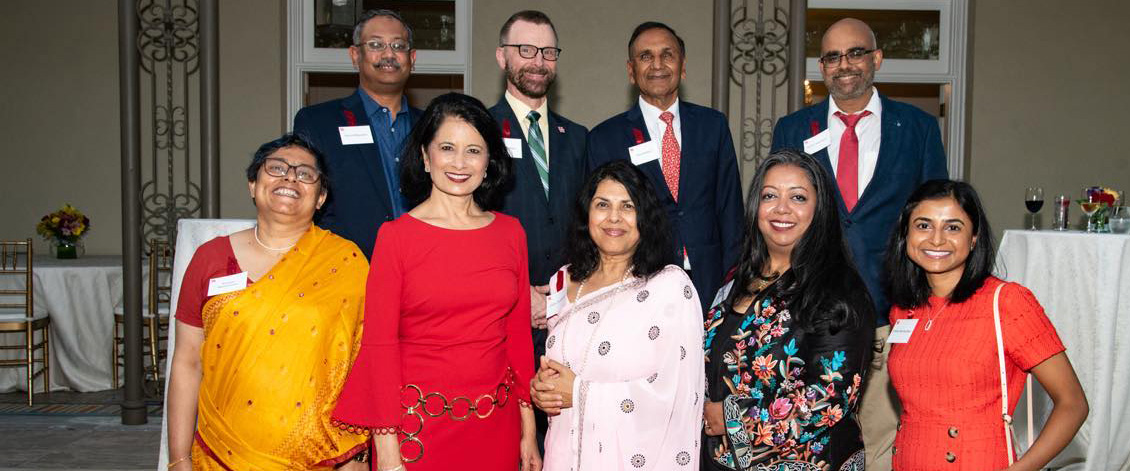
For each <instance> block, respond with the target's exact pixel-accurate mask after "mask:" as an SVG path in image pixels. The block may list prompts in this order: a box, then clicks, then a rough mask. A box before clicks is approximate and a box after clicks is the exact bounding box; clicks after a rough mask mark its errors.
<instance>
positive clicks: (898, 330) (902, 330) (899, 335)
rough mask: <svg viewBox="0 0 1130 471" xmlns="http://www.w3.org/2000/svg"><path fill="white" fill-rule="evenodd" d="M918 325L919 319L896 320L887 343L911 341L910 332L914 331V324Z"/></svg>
mask: <svg viewBox="0 0 1130 471" xmlns="http://www.w3.org/2000/svg"><path fill="white" fill-rule="evenodd" d="M916 325H918V319H901V320H899V321H898V322H895V326H894V327H891V335H889V336H888V337H887V343H907V342H909V341H910V334H913V333H914V326H916Z"/></svg>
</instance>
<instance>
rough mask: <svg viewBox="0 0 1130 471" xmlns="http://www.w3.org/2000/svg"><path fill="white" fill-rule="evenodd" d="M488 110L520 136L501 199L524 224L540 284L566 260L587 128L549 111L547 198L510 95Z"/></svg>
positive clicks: (532, 273) (533, 280)
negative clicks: (518, 152) (510, 176)
mask: <svg viewBox="0 0 1130 471" xmlns="http://www.w3.org/2000/svg"><path fill="white" fill-rule="evenodd" d="M490 113H491V115H493V116H494V119H495V120H496V121H498V124H499V126H500V127H501V129H502V130H503V132H504V133H505V130H506V129H507V128H508V127H509V128H510V136H508V137H512V138H515V139H521V140H522V158H520V159H514V160H513V163H514V167H513V172H514V177H513V179H512V182H510V184H511V186H510V187H509V188H508V191H507V193H506V196H505V198H504V200H503V206H502V212H503V213H505V214H509V215H511V216H514V217H516V218H518V221H520V222H521V223H522V229H525V231H526V244H527V249H528V251H529V260H530V284H532V285H535V286H541V285H544V284H546V283H549V277H551V276H553V273H554V272H556V271H557V270H558V269H559V268H561V266H562V265H564V264H565V254H564V249H565V237H566V232H567V231H568V229H569V223H570V221H571V219H572V217H573V204H574V203H575V202H576V200H577V192H578V191H580V189H581V185H582V183H583V182H584V176H585V173H584V166H585V139H586V138H587V137H588V133H589V131H588V129H585V127H584V126H581V125H579V124H577V123H574V122H572V121H569V120H568V119H565V118H564V117H562V116H561V115H559V114H557V113H554V112H553V111H550V112H549V136H547V138H548V141H549V142H548V146H549V198H548V199H546V196H545V191H544V190H543V189H542V186H541V178H540V177H539V176H538V170H537V166H536V165H535V164H534V158H533V156H532V155H531V154H530V147H529V145H528V144H527V143H526V136H523V135H522V126H521V121H519V120H518V118H517V117H516V116H514V111H513V110H512V109H511V108H510V104H509V103H507V102H506V98H505V97H504V98H502V99H500V100H499V101H498V104H496V105H494V106H493V107H491V109H490ZM521 119H523V120H525V117H522V118H521ZM507 123H509V124H507Z"/></svg>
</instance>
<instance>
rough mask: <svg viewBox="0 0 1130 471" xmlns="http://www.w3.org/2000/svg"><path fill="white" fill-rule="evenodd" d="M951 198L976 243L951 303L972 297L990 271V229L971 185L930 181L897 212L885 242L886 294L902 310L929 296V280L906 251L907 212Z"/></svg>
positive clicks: (991, 257) (993, 252) (921, 301)
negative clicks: (894, 222) (959, 209)
mask: <svg viewBox="0 0 1130 471" xmlns="http://www.w3.org/2000/svg"><path fill="white" fill-rule="evenodd" d="M942 198H953V199H954V201H957V204H958V205H960V206H961V209H962V210H963V211H965V215H966V216H969V221H970V222H971V223H972V224H973V227H972V229H973V237H974V240H976V241H977V242H976V243H975V244H974V245H973V249H972V250H970V251H969V257H967V258H966V259H965V267H964V270H963V271H962V272H961V279H960V280H958V281H957V286H955V287H954V289H953V293H951V294H950V302H953V303H960V302H963V301H965V300H967V299H969V297H970V296H973V294H974V293H976V292H977V290H978V289H980V288H981V286H982V285H984V284H985V280H986V279H987V278H989V276H990V275H992V274H993V273H992V272H993V263H994V260H996V251H995V250H994V249H993V230H992V228H990V227H989V219H988V217H986V216H985V207H984V206H982V205H981V198H979V197H978V196H977V190H975V189H973V185H970V184H968V183H965V182H961V181H956V180H930V181H928V182H926V183H923V184H922V185H920V186H919V187H918V188H917V189H916V190H914V193H911V194H910V198H907V200H906V204H905V205H903V207H902V214H900V215H899V221H898V226H897V227H895V230H894V231H892V232H891V241H890V243H889V244H887V264H886V266H887V283H886V288H887V297H888V298H890V300H891V304H894V305H895V306H898V307H901V308H903V309H911V308H915V307H918V306H922V305H925V304H926V303H927V301H929V299H930V293H931V290H930V283H929V281H928V280H927V279H926V271H925V270H923V269H922V267H920V266H918V264H916V263H914V261H912V260H911V259H910V257H909V256H908V255H907V252H906V236H907V234H908V233H909V230H910V224H911V220H910V213H913V212H914V209H915V208H917V207H918V204H919V203H921V202H923V201H925V200H935V199H942Z"/></svg>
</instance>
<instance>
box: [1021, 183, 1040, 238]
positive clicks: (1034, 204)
mask: <svg viewBox="0 0 1130 471" xmlns="http://www.w3.org/2000/svg"><path fill="white" fill-rule="evenodd" d="M1024 207H1026V208H1028V212H1029V213H1031V219H1032V225H1031V226H1030V227H1028V230H1031V231H1035V230H1039V228H1038V227H1036V214H1037V213H1039V212H1040V208H1043V207H1044V189H1043V188H1040V187H1038V186H1030V187H1028V189H1027V190H1025V191H1024Z"/></svg>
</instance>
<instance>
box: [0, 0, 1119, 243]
mask: <svg viewBox="0 0 1130 471" xmlns="http://www.w3.org/2000/svg"><path fill="white" fill-rule="evenodd" d="M116 4H117V2H115V1H112V0H65V1H57V2H41V1H35V0H20V1H15V0H13V1H8V2H4V8H5V10H4V14H3V15H0V44H3V45H4V47H0V64H4V69H3V70H4V72H3V73H2V74H0V77H2V80H3V82H2V85H3V86H0V109H2V110H3V113H0V136H2V137H3V138H4V142H5V144H6V146H5V147H4V150H3V164H4V166H3V169H4V172H3V175H4V186H3V188H4V191H3V196H2V198H0V221H3V222H2V223H0V238H17V237H29V236H32V237H34V226H35V223H36V222H37V221H38V218H39V217H40V216H41V215H43V214H45V213H47V212H49V211H52V210H54V209H56V208H57V207H58V206H60V205H61V204H62V203H64V202H71V203H73V204H75V205H77V206H78V207H79V208H80V209H82V210H83V211H85V212H86V213H87V214H88V215H89V216H90V217H91V219H92V220H93V224H94V230H93V232H92V233H91V234H90V236H89V237H88V238H87V240H86V244H87V248H88V252H89V253H119V252H120V251H121V241H120V233H121V231H120V226H121V219H120V212H121V204H120V188H119V174H120V169H119V154H118V149H119V145H118V75H117V43H116V41H117V22H116V16H115V15H116ZM220 4H221V7H220V15H221V21H220V41H221V48H220V70H221V77H220V93H221V95H220V98H221V108H220V127H221V143H220V145H221V153H222V155H221V171H222V175H223V176H222V180H221V185H222V187H221V200H222V208H221V211H222V215H223V216H224V217H249V216H251V215H252V214H253V211H252V208H251V205H250V203H249V201H248V200H247V198H246V196H244V195H245V194H244V193H243V188H244V186H243V181H244V179H243V176H242V171H243V168H244V166H245V165H246V163H247V161H248V158H249V156H250V154H251V153H252V152H253V151H254V150H255V148H256V146H257V145H258V144H260V143H262V142H264V141H266V140H268V139H271V138H273V137H276V136H277V135H278V134H280V133H281V132H282V131H283V126H284V122H285V116H283V113H284V110H283V90H282V87H283V86H284V85H283V83H284V77H285V75H284V71H283V67H284V62H283V57H284V46H283V45H284V44H285V42H284V41H283V34H284V30H283V29H282V28H283V22H284V19H285V7H284V5H283V2H282V1H281V0H241V1H238V2H226V1H225V2H220ZM641 4H644V3H643V2H641ZM707 4H708V2H705V1H703V2H685V1H676V0H656V1H652V2H647V3H646V5H647V8H646V9H644V8H631V7H628V6H625V4H624V3H623V2H609V1H606V0H576V1H572V2H559V1H549V0H531V1H519V0H476V1H475V2H474V12H473V15H474V19H475V24H474V30H473V45H472V60H473V67H472V75H471V78H472V87H473V89H472V92H473V94H474V95H475V96H477V97H479V98H481V99H482V100H483V101H485V102H487V104H488V105H489V104H493V103H494V102H495V101H497V100H498V98H499V97H500V96H501V92H502V90H503V85H502V76H501V73H500V71H499V70H498V67H497V66H496V64H495V61H494V47H495V45H496V43H497V34H498V28H499V27H500V26H501V24H502V22H503V21H504V20H505V19H506V17H507V16H509V15H510V14H511V13H513V12H514V11H517V10H519V9H523V8H535V9H542V10H544V11H546V12H547V13H548V14H549V15H550V17H551V18H553V20H554V21H555V22H556V24H557V28H558V31H559V34H560V36H561V44H560V45H561V47H562V48H563V49H564V53H563V54H562V58H561V62H560V65H559V78H558V83H557V86H556V87H555V90H554V92H553V95H552V97H553V100H554V101H553V102H552V106H553V107H554V109H555V110H556V111H558V112H560V113H562V114H563V115H565V116H567V117H569V118H571V119H573V120H575V121H577V122H579V123H581V124H583V125H585V126H589V127H591V126H593V125H595V124H596V123H598V122H600V121H601V120H603V119H605V118H607V117H609V116H611V115H613V114H615V113H619V112H621V111H623V110H625V109H627V107H628V106H630V104H631V103H632V100H634V99H635V98H634V95H633V94H632V92H631V89H630V87H629V85H628V83H627V79H626V72H625V69H624V61H625V59H626V42H627V39H628V35H629V34H630V32H631V29H632V27H634V26H635V25H636V24H638V23H639V22H641V21H644V20H648V19H658V20H661V21H665V22H667V23H669V24H670V25H671V26H672V27H674V28H675V29H676V30H677V31H679V33H680V35H682V36H683V37H684V39H685V40H686V41H687V48H688V64H687V65H688V70H687V76H688V77H687V81H686V82H685V86H684V99H686V100H689V101H693V102H697V103H700V104H709V101H710V77H709V72H710V31H711V28H712V26H713V25H712V20H711V9H710V8H706V7H705V6H704V5H707ZM578 12H584V14H578ZM971 12H972V17H971V19H972V22H973V27H972V32H973V34H972V37H971V42H970V44H971V51H970V56H971V59H970V67H971V69H970V72H971V76H972V77H973V80H972V81H971V87H970V107H969V112H970V113H969V116H968V120H969V123H968V127H969V141H968V146H969V148H968V149H967V158H968V160H969V165H968V167H967V171H968V175H969V177H970V178H971V181H972V182H973V183H974V184H975V185H976V186H977V187H978V188H979V189H980V191H981V192H982V195H983V197H984V199H985V201H986V204H987V206H988V208H989V215H990V218H991V221H992V223H993V224H994V226H995V227H996V228H997V229H998V233H999V230H1000V229H1005V228H1017V227H1020V226H1021V224H1022V222H1023V215H1024V210H1023V206H1022V205H1021V195H1022V194H1023V191H1024V187H1025V186H1026V185H1042V186H1043V187H1044V188H1045V191H1046V192H1047V194H1048V198H1049V200H1050V199H1051V197H1052V196H1054V195H1055V194H1058V193H1068V194H1071V195H1072V196H1074V195H1075V194H1076V193H1078V191H1079V188H1081V187H1082V186H1084V185H1087V184H1093V183H1102V184H1105V185H1110V186H1115V187H1117V188H1120V189H1125V190H1130V157H1127V155H1128V152H1130V147H1128V146H1127V145H1125V143H1124V139H1121V138H1120V136H1121V134H1123V133H1125V132H1126V129H1128V128H1130V120H1128V119H1127V118H1126V112H1125V111H1124V110H1126V109H1130V94H1128V93H1126V92H1125V90H1126V85H1125V84H1124V83H1122V82H1124V81H1125V79H1126V77H1127V76H1130V64H1128V63H1126V62H1120V61H1118V60H1115V58H1116V57H1119V56H1120V55H1121V53H1122V52H1123V51H1122V49H1124V46H1125V45H1126V44H1130V30H1128V29H1126V28H1124V25H1123V24H1122V21H1121V20H1122V19H1124V18H1127V17H1130V6H1127V5H1126V4H1123V3H1121V2H1118V1H1115V0H1102V1H1101V2H1100V1H1095V2H1089V3H1088V4H1087V5H1086V7H1085V8H1082V7H1079V6H1076V7H1075V8H1069V5H1068V4H1066V3H1062V2H1057V1H1052V0H1037V1H1020V0H1007V1H973V2H972V6H971ZM251 19H254V21H252V20H251ZM248 24H254V25H255V27H254V28H250V27H247V25H248ZM44 25H50V26H51V27H50V28H49V29H45V26H44ZM31 44H34V47H31V46H28V45H31ZM193 165H194V166H195V165H197V164H196V163H195V162H194V164H193ZM1073 210H1074V211H1075V213H1076V214H1078V210H1077V208H1073ZM1044 216H1045V220H1048V219H1050V211H1048V210H1047V209H1045V210H1044ZM40 246H41V247H45V244H42V243H41V244H40Z"/></svg>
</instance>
